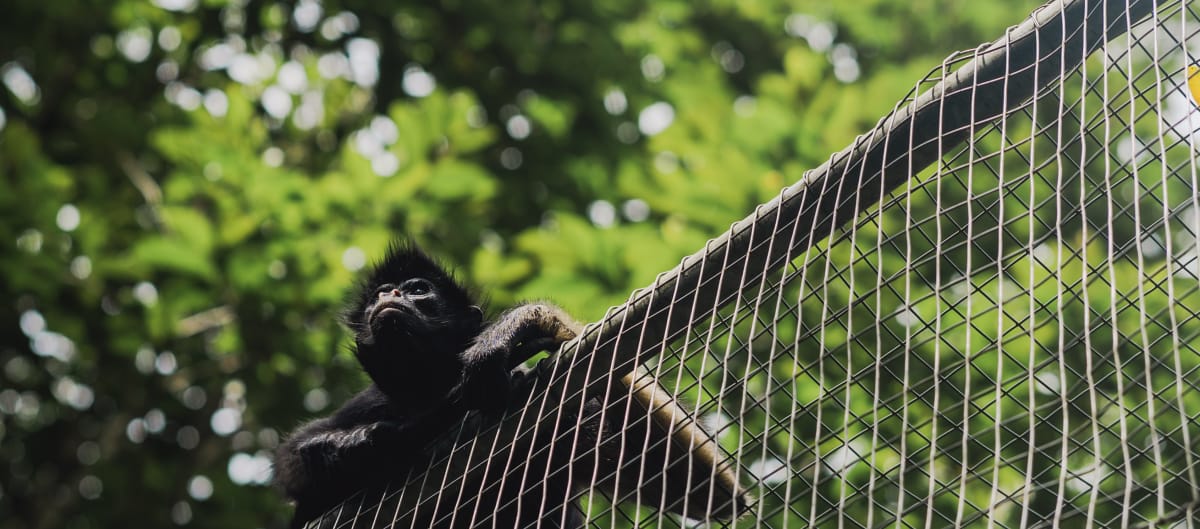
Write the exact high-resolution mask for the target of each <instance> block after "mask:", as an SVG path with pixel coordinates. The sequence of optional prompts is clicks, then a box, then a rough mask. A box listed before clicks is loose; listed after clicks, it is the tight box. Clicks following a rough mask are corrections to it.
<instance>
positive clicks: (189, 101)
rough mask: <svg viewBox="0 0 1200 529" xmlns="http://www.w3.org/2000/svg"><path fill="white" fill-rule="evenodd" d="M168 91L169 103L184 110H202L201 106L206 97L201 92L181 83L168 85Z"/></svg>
mask: <svg viewBox="0 0 1200 529" xmlns="http://www.w3.org/2000/svg"><path fill="white" fill-rule="evenodd" d="M164 90H165V91H166V98H167V101H169V102H171V103H174V104H176V105H178V106H179V108H182V109H184V110H196V109H197V108H200V104H201V103H202V102H203V101H204V95H202V94H201V93H200V91H199V90H196V89H195V88H192V87H190V86H188V85H185V84H183V83H181V82H179V81H172V82H170V83H167V87H166V88H165V89H164Z"/></svg>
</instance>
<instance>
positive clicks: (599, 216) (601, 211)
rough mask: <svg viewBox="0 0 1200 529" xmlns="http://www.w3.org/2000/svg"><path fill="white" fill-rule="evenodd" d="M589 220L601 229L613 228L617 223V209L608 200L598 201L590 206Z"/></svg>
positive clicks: (588, 211)
mask: <svg viewBox="0 0 1200 529" xmlns="http://www.w3.org/2000/svg"><path fill="white" fill-rule="evenodd" d="M587 214H588V220H591V221H592V224H595V225H596V226H599V227H601V228H608V227H611V226H612V225H613V224H614V223H616V221H617V208H616V207H614V206H613V205H612V202H609V201H607V200H597V201H595V202H592V203H591V205H589V206H588V210H587Z"/></svg>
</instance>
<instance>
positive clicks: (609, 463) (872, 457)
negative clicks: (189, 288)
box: [315, 1, 1200, 528]
mask: <svg viewBox="0 0 1200 529" xmlns="http://www.w3.org/2000/svg"><path fill="white" fill-rule="evenodd" d="M1150 4H1152V3H1151V2H1148V1H1141V2H1129V3H1128V4H1126V3H1125V2H1115V1H1109V2H1098V1H1092V2H1063V3H1061V4H1054V5H1048V6H1047V7H1045V8H1043V9H1041V10H1039V11H1038V12H1037V13H1035V15H1034V17H1033V18H1031V20H1036V21H1037V24H1036V25H1035V26H1036V27H1037V28H1038V29H1037V30H1036V31H1034V33H1036V34H1037V38H1036V39H1035V40H1034V41H1033V42H1035V45H1034V46H1033V48H1032V50H1033V51H1032V55H1031V56H1032V57H1034V59H1032V60H1029V59H1027V60H1025V62H1021V59H1020V57H1018V56H1016V54H1015V53H1014V54H1012V55H1008V54H1004V55H1001V56H1002V57H1003V59H1002V60H1004V61H1006V62H1004V63H1002V67H1003V69H1004V75H1002V76H1000V77H998V78H996V79H983V77H982V75H981V74H978V73H976V74H972V75H976V76H978V77H970V76H968V77H966V78H965V79H966V82H964V77H963V76H962V74H961V72H963V71H968V72H971V71H975V72H980V71H985V70H986V66H982V67H981V66H980V65H981V64H985V63H986V62H987V61H985V60H983V59H985V58H989V57H990V59H988V60H991V61H992V63H993V66H994V64H995V62H994V61H995V60H996V59H995V57H996V55H989V54H990V53H993V52H994V50H996V49H998V48H1005V47H1006V46H1008V44H1009V43H1012V46H1013V50H1014V51H1015V50H1016V49H1017V47H1018V43H1019V42H1028V41H1027V40H1026V41H1022V40H1021V39H1022V38H1025V37H1027V36H1028V34H1029V33H1030V31H1029V29H1028V28H1026V29H1025V30H1024V32H1023V33H1022V31H1023V30H1022V29H1021V28H1014V30H1012V31H1010V32H1009V34H1008V35H1007V36H1006V37H1005V38H1003V39H1001V40H999V41H997V43H995V44H993V45H991V46H990V47H989V46H983V47H980V48H979V49H977V50H973V51H969V52H963V53H959V54H956V55H954V56H952V57H950V58H948V59H947V60H946V61H945V62H944V63H943V65H942V66H941V67H939V68H937V69H936V70H934V71H933V72H932V73H931V74H930V75H929V76H928V77H927V78H926V79H924V80H923V81H921V82H920V83H918V85H917V87H916V89H915V90H914V91H913V92H912V95H911V96H910V97H909V98H907V99H906V100H904V101H901V102H900V104H899V105H898V106H897V111H896V112H894V113H893V115H892V116H891V117H890V118H889V119H885V120H883V121H881V124H880V129H877V130H886V131H887V136H881V135H878V134H874V135H866V136H864V137H863V138H860V139H859V141H858V142H856V144H855V145H853V146H851V147H850V148H849V149H847V150H846V151H844V152H843V153H839V154H838V155H835V156H834V157H833V158H832V159H831V163H830V164H828V165H827V166H825V167H823V170H824V171H825V172H824V174H823V175H822V176H821V178H816V177H813V178H808V179H806V182H803V183H801V184H798V185H797V186H793V187H792V188H789V190H787V191H785V192H784V194H783V195H781V198H780V200H779V201H777V202H773V203H771V204H767V205H764V206H763V207H762V208H760V210H759V211H757V212H756V213H755V214H754V215H752V216H751V217H749V218H748V219H747V220H746V221H743V223H741V224H740V225H738V226H735V228H734V229H732V230H731V232H730V234H727V236H726V237H725V238H722V239H719V240H715V241H714V243H712V244H710V245H709V247H707V248H706V249H705V250H704V251H703V252H701V253H700V254H697V256H694V258H690V259H689V260H686V261H685V262H684V263H683V264H682V265H681V266H680V269H679V270H678V271H677V272H675V273H674V275H671V274H668V275H666V276H664V277H663V278H661V280H660V282H659V283H657V284H656V285H654V286H653V287H652V288H650V289H648V290H646V291H641V292H639V293H636V294H635V296H634V297H633V299H632V300H631V302H630V304H629V305H627V306H625V307H622V308H619V309H617V310H614V311H612V312H610V315H609V317H608V318H606V320H605V321H604V322H603V325H597V326H592V327H589V332H588V333H586V334H585V336H584V338H583V339H581V340H579V341H578V342H577V343H575V344H574V345H575V346H574V347H573V348H572V347H567V348H566V350H569V351H571V352H573V353H574V356H573V357H571V358H572V359H569V360H568V361H565V362H548V363H546V364H544V365H543V366H541V367H542V368H543V376H542V377H541V379H540V380H541V382H539V385H538V386H537V387H534V388H532V389H531V390H530V393H529V399H528V402H527V403H526V404H525V405H524V406H523V407H521V408H519V409H517V410H514V411H512V412H510V414H509V415H508V416H507V417H505V418H503V419H487V418H483V417H478V416H473V417H470V418H468V420H467V421H466V422H464V423H463V425H462V427H461V429H460V430H457V431H455V432H451V433H450V435H448V438H447V440H446V442H445V443H444V447H443V449H444V450H443V453H444V455H443V456H442V457H441V458H440V459H438V460H437V462H435V463H434V464H433V465H431V467H430V468H429V469H415V470H414V471H413V473H412V474H411V475H410V476H408V477H407V478H406V479H397V481H396V483H394V484H393V485H392V486H390V487H389V488H388V489H386V490H380V491H364V492H363V493H361V494H360V495H358V496H356V497H354V498H351V499H349V500H347V501H346V502H345V503H344V504H342V505H341V506H340V507H339V508H337V509H335V510H333V511H331V512H329V513H327V514H326V515H325V516H324V517H323V518H322V519H320V520H318V522H317V523H316V524H315V525H317V526H321V527H406V528H407V527H429V526H431V525H432V526H454V527H470V526H475V527H510V526H511V525H512V524H514V523H517V522H516V521H519V522H520V523H522V524H531V525H540V526H543V527H559V526H560V524H561V522H563V521H565V520H568V519H569V514H568V513H567V510H569V509H565V508H564V507H563V506H564V505H568V507H570V505H574V506H577V507H578V509H579V510H580V511H581V513H582V514H583V518H585V519H586V522H585V523H586V525H587V526H588V527H603V528H609V527H613V528H618V527H619V528H625V527H698V526H704V527H767V528H784V527H837V528H846V527H850V528H856V527H863V528H867V527H905V528H909V527H911V528H928V527H987V528H993V527H1001V528H1010V527H1168V526H1169V527H1195V526H1196V525H1197V524H1198V523H1200V521H1198V516H1200V513H1197V512H1195V511H1196V510H1197V507H1198V506H1200V500H1198V498H1200V481H1198V478H1197V472H1198V469H1197V462H1198V461H1200V448H1198V447H1200V353H1198V351H1197V346H1198V345H1200V244H1198V241H1200V196H1198V194H1197V182H1198V181H1200V175H1198V174H1197V164H1196V159H1197V157H1196V149H1197V143H1198V141H1197V140H1198V139H1200V138H1197V131H1198V130H1200V110H1198V107H1197V103H1198V101H1197V99H1194V98H1193V96H1192V95H1191V94H1190V93H1189V91H1188V86H1187V68H1188V66H1189V65H1190V64H1192V62H1193V60H1192V59H1191V56H1190V55H1189V50H1188V46H1189V45H1191V46H1192V47H1195V46H1196V43H1197V42H1200V35H1198V34H1200V15H1198V13H1197V12H1196V10H1194V9H1192V8H1191V7H1190V6H1189V5H1188V4H1187V3H1184V2H1179V1H1174V2H1161V3H1159V4H1154V5H1153V6H1151V5H1150ZM1056 6H1057V7H1056ZM1063 6H1066V7H1063ZM1072 9H1074V10H1075V11H1072ZM1056 10H1061V12H1062V13H1063V14H1062V15H1061V16H1047V14H1050V15H1054V14H1055V13H1057V12H1058V11H1056ZM1070 13H1074V14H1075V15H1078V16H1069V15H1070ZM1039 16H1040V17H1041V18H1039ZM1106 21H1107V22H1106ZM1046 27H1050V28H1051V29H1053V28H1054V27H1058V30H1057V33H1053V32H1051V33H1048V34H1050V35H1055V37H1054V39H1046V38H1044V37H1045V35H1046V34H1047V33H1043V32H1042V29H1041V28H1046ZM1105 28H1107V29H1106V31H1107V32H1106V33H1103V34H1101V33H1100V31H1101V30H1104V29H1105ZM1090 35H1096V36H1095V37H1092V36H1090ZM1026 55H1029V54H1028V53H1027V54H1026ZM1009 82H1011V83H1012V84H1013V86H1012V87H1010V86H1007V85H1005V83H1009ZM1031 82H1032V83H1036V86H1033V87H1031V88H1029V89H1028V90H1027V91H1026V92H1025V94H1026V97H1018V96H1017V95H1014V94H1020V93H1021V92H1020V87H1019V86H1017V85H1019V84H1020V83H1025V84H1029V83H1031ZM1000 85H1005V86H1000ZM989 86H991V88H990V89H991V90H993V91H992V92H987V90H989V88H988V87H989ZM928 93H935V94H940V96H941V99H934V100H933V101H934V102H935V103H934V104H935V105H939V104H940V105H943V107H948V106H950V105H952V104H954V105H958V107H955V108H941V109H939V110H938V112H939V114H937V115H938V116H940V117H939V118H938V119H937V120H936V121H935V125H936V130H933V131H932V133H930V131H929V130H925V131H924V132H925V133H924V134H918V132H920V131H917V128H918V125H914V124H913V123H916V121H917V119H918V118H913V119H912V120H908V119H909V118H908V117H905V116H909V117H911V116H913V115H917V114H916V113H915V112H914V113H910V114H905V111H904V110H903V109H906V108H909V107H910V105H912V106H913V107H914V108H915V107H917V106H920V105H926V108H929V107H928V106H927V105H928V104H929V101H930V100H928V99H922V98H923V97H928V96H927V95H925V94H928ZM996 94H1000V95H1002V96H1004V97H1005V98H1007V97H1012V98H1013V99H1012V100H1005V101H1001V102H999V103H993V104H995V105H998V108H1000V109H1001V111H1000V112H998V113H994V114H976V113H975V112H976V111H977V109H981V108H990V107H987V106H986V104H988V102H986V101H984V102H983V103H979V102H978V100H982V99H984V98H989V97H996ZM935 97H936V96H935ZM960 107H961V108H960ZM954 115H958V117H959V118H960V119H958V121H955V119H953V116H954ZM948 116H949V117H948ZM906 120H908V121H906ZM926 125H927V123H926ZM906 128H907V130H906ZM924 128H925V129H928V127H927V126H926V127H924ZM897 131H899V132H897ZM888 142H894V144H890V145H889V143H888ZM880 145H882V146H883V147H882V148H881V149H880V148H879V146H880ZM872 149H874V150H872ZM916 152H931V153H932V156H931V157H930V158H929V160H930V161H931V162H932V163H927V164H918V163H917V162H916V161H914V160H915V158H917V156H916V155H915V154H913V153H916ZM872 153H876V154H872ZM880 153H881V154H880ZM895 153H900V154H898V155H897V154H895ZM872 156H874V158H872ZM856 157H857V158H856ZM855 159H865V160H868V162H862V163H858V162H853V161H851V162H846V161H845V160H855ZM872 163H873V164H875V165H874V166H869V165H870V164H872ZM839 171H840V172H839ZM881 171H882V172H881ZM888 171H893V172H899V173H902V178H900V179H898V180H895V179H892V180H889V178H892V177H888V176H879V175H880V174H884V173H886V174H891V173H888ZM818 172H820V170H819V171H818ZM831 182H832V183H831ZM839 182H841V183H839ZM872 190H874V191H873V192H872ZM864 197H865V198H864ZM796 204H799V205H798V206H796ZM789 208H790V209H789ZM847 211H849V212H850V215H849V216H847V215H846V212H847ZM843 217H845V218H849V219H852V220H851V221H850V222H849V223H843V222H839V220H840V219H842V218H843ZM738 241H743V242H744V243H745V244H742V245H741V246H739V244H740V243H738ZM747 241H748V242H747ZM754 256H758V257H754ZM639 311H640V312H639ZM620 351H632V353H626V354H624V356H622V355H621V354H620V353H619V352H620ZM631 359H632V360H635V361H636V363H637V364H638V368H637V371H636V372H635V375H636V377H640V378H639V380H642V381H646V380H649V381H651V383H652V384H657V386H658V387H659V388H660V389H661V390H662V391H663V392H665V394H668V395H670V396H672V397H673V399H674V403H673V404H670V405H665V404H662V403H661V402H657V401H655V402H657V403H655V402H651V403H647V402H646V401H642V404H641V405H640V407H639V405H631V404H630V403H631V402H635V403H636V402H638V401H636V399H632V398H630V395H633V394H635V393H636V391H635V390H634V389H632V388H634V387H635V386H636V385H637V384H636V383H632V382H629V381H628V379H627V380H626V382H625V383H613V381H614V380H616V379H617V378H619V376H621V375H623V374H625V373H629V371H630V366H631V365H632V364H630V363H628V362H626V360H631ZM610 383H611V384H610ZM581 395H583V396H582V397H581ZM587 399H593V400H592V401H591V402H593V403H594V402H597V401H598V402H601V403H609V404H602V405H601V406H600V411H596V409H595V406H592V407H591V408H589V407H588V406H587V405H585V402H587ZM596 414H599V416H600V419H599V420H600V421H601V422H604V421H607V422H604V424H607V425H608V426H606V427H602V428H601V429H600V431H601V433H600V434H595V432H594V431H590V432H589V431H588V430H586V429H585V428H582V427H579V426H578V425H579V424H581V423H587V421H588V420H592V419H595V417H593V415H596ZM663 416H670V418H669V419H668V420H667V423H668V424H669V425H670V426H669V427H667V428H666V429H665V430H662V431H656V430H655V429H654V428H652V427H650V428H648V427H646V424H650V423H651V422H652V421H653V420H661V418H662V417H663ZM655 417H657V418H658V419H654V418H655ZM693 423H694V424H693ZM686 424H692V425H693V426H695V427H696V428H694V429H693V430H691V432H692V435H697V432H698V434H699V437H697V438H696V439H699V440H698V441H695V443H694V444H693V445H692V446H691V447H690V448H689V447H688V446H683V445H681V444H680V443H679V442H678V440H677V437H672V434H670V433H668V431H673V430H672V428H675V429H678V428H682V426H680V425H686ZM606 428H607V429H606ZM705 442H707V443H708V444H707V445H705ZM685 444H686V443H685ZM699 445H705V446H707V447H708V448H711V449H712V451H711V453H712V454H715V455H716V458H715V459H712V458H710V460H704V459H703V457H702V456H701V454H700V451H699V450H697V449H696V446H699ZM614 446H615V447H616V448H613V447H614ZM605 447H608V448H605ZM606 450H607V451H606ZM655 450H658V451H659V452H665V453H666V454H668V455H669V456H670V455H672V454H673V455H674V456H675V457H676V459H677V460H682V461H684V462H685V463H684V464H683V465H684V466H683V467H682V468H683V474H681V475H682V476H683V478H682V479H679V475H675V476H674V477H673V476H672V475H671V473H670V472H668V471H667V470H665V469H664V468H662V466H658V467H656V466H654V465H652V464H650V463H653V462H654V461H661V460H662V459H661V458H660V459H653V458H650V457H639V455H640V454H649V453H653V451H655ZM597 454H599V455H597ZM667 459H669V457H667ZM696 461H700V463H702V464H698V465H696V466H691V467H688V466H687V465H688V464H691V463H694V462H696ZM706 464H707V466H706ZM722 465H724V466H723V467H722V468H724V469H726V470H725V471H726V472H730V473H732V475H734V476H736V480H737V482H738V483H739V484H740V486H741V487H742V489H744V492H745V493H748V495H749V497H750V498H752V499H751V501H750V502H749V504H748V505H747V506H746V507H745V509H744V511H741V514H740V517H737V518H735V519H732V520H730V519H722V518H723V517H722V516H720V513H721V512H722V510H721V509H723V508H727V506H724V507H723V506H722V505H718V501H717V500H718V499H720V497H721V495H720V494H717V493H713V492H712V490H715V489H713V487H714V486H715V485H714V483H718V482H719V479H718V476H719V474H721V472H723V471H722V470H718V467H721V466H722ZM706 469H707V470H706ZM706 471H707V472H708V475H703V474H704V472H706ZM697 474H701V475H697ZM672 480H675V482H674V483H673V484H671V483H670V482H671V481H672ZM663 482H667V483H668V484H669V485H674V486H680V485H682V486H683V487H684V489H687V488H688V487H691V490H685V493H684V494H683V498H682V500H680V501H681V502H682V504H680V503H678V502H677V503H676V504H674V505H670V503H671V502H670V501H668V500H669V497H670V493H668V492H664V490H665V489H666V488H669V486H664V485H662V483H663ZM563 483H570V484H571V485H569V486H563V485H562V484H563ZM613 483H616V485H614V484H613ZM739 492H741V491H739ZM714 498H716V499H714ZM735 510H737V509H735ZM679 513H687V514H689V515H690V517H685V516H683V515H682V514H679ZM725 518H728V517H725ZM514 520H516V521H514Z"/></svg>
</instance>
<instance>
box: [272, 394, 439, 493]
mask: <svg viewBox="0 0 1200 529" xmlns="http://www.w3.org/2000/svg"><path fill="white" fill-rule="evenodd" d="M384 399H385V398H384V397H383V396H382V393H380V392H379V390H378V389H377V388H375V387H374V386H372V387H371V388H368V389H367V390H365V391H363V392H361V393H359V394H358V395H356V396H355V397H354V398H353V399H351V400H350V401H349V402H347V403H346V404H345V405H344V406H342V408H341V409H339V410H338V411H337V413H335V414H334V415H333V416H332V417H326V418H323V419H317V420H315V421H312V422H310V423H308V424H305V425H304V426H302V427H301V428H300V429H299V430H297V431H296V432H295V433H293V434H292V435H291V436H289V437H288V439H287V441H285V442H284V443H283V444H281V445H280V446H279V448H278V449H277V450H276V452H275V482H276V483H277V484H278V485H279V486H280V487H282V488H283V490H284V492H286V493H287V495H288V496H290V497H291V498H293V499H295V500H296V501H297V502H298V503H299V504H301V506H302V507H303V506H307V507H309V508H310V509H311V508H312V507H313V506H314V505H322V504H325V503H327V502H330V501H336V500H340V499H342V498H344V497H345V496H349V495H350V494H352V493H353V492H355V491H356V490H358V489H359V488H361V487H362V486H363V484H364V483H367V482H370V481H373V480H375V481H377V480H383V479H387V478H388V477H389V471H391V470H393V469H396V468H399V467H400V466H403V465H404V464H406V463H408V462H412V461H413V460H415V459H416V458H418V457H419V456H420V454H421V450H422V448H423V447H424V444H425V442H426V441H428V439H427V437H428V436H427V435H425V434H424V433H423V432H424V431H425V430H426V429H425V428H423V427H421V425H420V424H419V421H417V422H413V421H411V420H405V418H403V417H398V416H396V415H395V413H392V412H389V410H388V408H387V406H386V400H384Z"/></svg>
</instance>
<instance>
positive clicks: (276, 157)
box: [262, 147, 283, 167]
mask: <svg viewBox="0 0 1200 529" xmlns="http://www.w3.org/2000/svg"><path fill="white" fill-rule="evenodd" d="M262 160H263V163H265V164H267V167H279V166H281V165H283V149H280V148H279V147H267V149H266V150H264V151H263V153H262Z"/></svg>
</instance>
